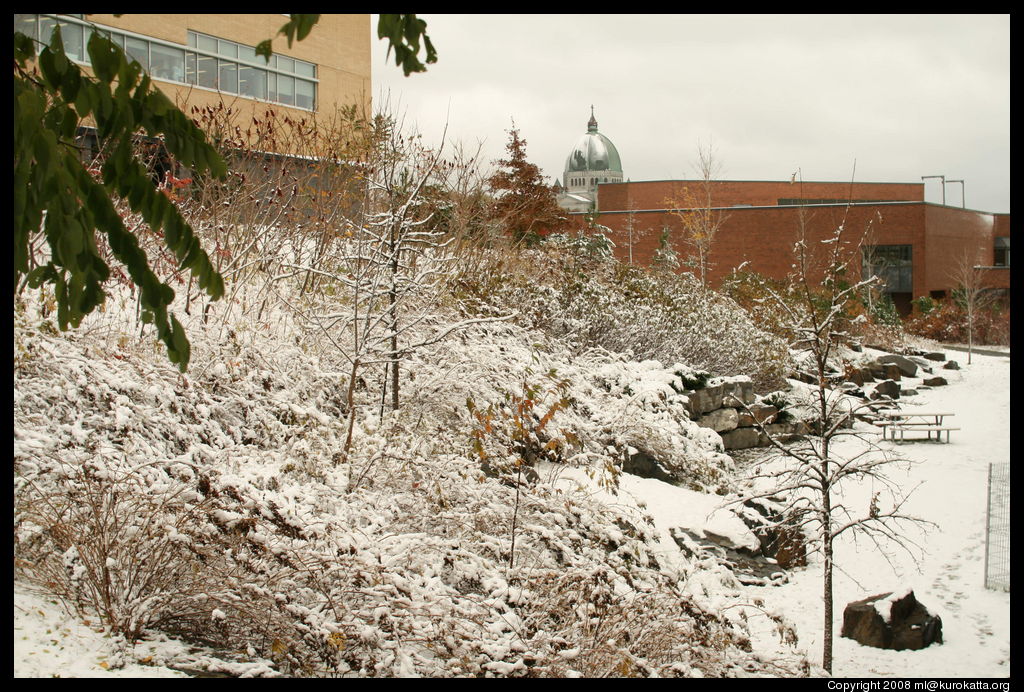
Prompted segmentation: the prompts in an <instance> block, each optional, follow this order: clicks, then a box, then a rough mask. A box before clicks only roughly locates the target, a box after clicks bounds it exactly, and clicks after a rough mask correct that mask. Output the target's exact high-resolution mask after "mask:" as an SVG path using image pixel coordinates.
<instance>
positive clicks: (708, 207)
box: [665, 142, 728, 287]
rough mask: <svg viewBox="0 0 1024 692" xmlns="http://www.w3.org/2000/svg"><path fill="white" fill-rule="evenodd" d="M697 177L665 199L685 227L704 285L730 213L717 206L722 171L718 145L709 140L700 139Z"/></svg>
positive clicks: (692, 259)
mask: <svg viewBox="0 0 1024 692" xmlns="http://www.w3.org/2000/svg"><path fill="white" fill-rule="evenodd" d="M694 168H695V169H696V173H697V180H696V181H694V183H693V184H692V185H685V186H683V188H682V189H681V190H679V191H678V192H677V193H676V194H674V195H673V196H672V197H670V198H668V199H666V200H665V202H666V205H667V206H668V207H669V213H670V214H672V215H673V216H675V217H677V218H678V219H679V220H680V222H681V223H682V227H683V242H684V243H685V244H686V245H688V246H689V248H690V258H689V260H688V263H689V264H690V266H692V267H694V268H695V269H696V270H697V276H698V278H700V282H701V285H703V286H704V287H707V275H708V273H709V272H710V271H711V269H712V268H713V265H712V264H711V259H710V258H711V246H712V245H713V244H714V242H715V236H716V235H718V231H719V230H720V229H721V228H722V225H723V224H724V223H725V221H726V219H727V218H728V216H727V215H726V214H725V213H724V212H723V211H722V210H721V209H716V208H715V206H714V195H713V192H714V182H715V181H716V180H717V179H718V177H719V175H720V174H721V171H722V163H721V161H720V160H719V159H718V157H717V155H716V153H715V148H714V146H713V145H712V144H711V143H710V142H709V143H708V144H704V143H703V142H698V143H697V161H696V162H695V163H694Z"/></svg>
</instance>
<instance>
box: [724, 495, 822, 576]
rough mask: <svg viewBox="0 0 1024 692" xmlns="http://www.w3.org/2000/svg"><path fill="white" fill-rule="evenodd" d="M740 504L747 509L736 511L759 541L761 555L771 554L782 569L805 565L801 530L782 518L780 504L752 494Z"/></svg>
mask: <svg viewBox="0 0 1024 692" xmlns="http://www.w3.org/2000/svg"><path fill="white" fill-rule="evenodd" d="M743 506H744V507H745V508H747V509H745V510H743V511H741V512H736V514H737V516H739V518H740V519H741V520H742V521H743V523H744V524H746V525H747V528H749V529H750V530H751V531H753V532H754V535H755V536H757V539H758V540H759V541H760V542H761V554H762V555H763V556H764V557H767V558H773V559H774V560H775V562H776V563H778V565H779V567H782V568H783V569H789V568H790V567H803V566H806V565H807V546H806V543H805V541H804V537H803V534H802V533H800V531H799V529H797V528H796V527H795V526H793V525H792V524H791V523H787V522H784V521H782V514H781V508H780V507H778V506H776V505H774V504H773V503H770V502H765V501H764V500H758V499H753V498H752V499H749V500H746V501H745V502H744V503H743Z"/></svg>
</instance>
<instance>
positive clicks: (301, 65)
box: [295, 60, 316, 77]
mask: <svg viewBox="0 0 1024 692" xmlns="http://www.w3.org/2000/svg"><path fill="white" fill-rule="evenodd" d="M295 74H297V75H299V76H300V77H316V65H314V64H312V63H308V62H302V61H301V60H296V61H295Z"/></svg>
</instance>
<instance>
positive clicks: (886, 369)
mask: <svg viewBox="0 0 1024 692" xmlns="http://www.w3.org/2000/svg"><path fill="white" fill-rule="evenodd" d="M882 374H883V378H882V379H886V380H892V381H893V382H899V381H900V380H901V379H902V378H903V371H902V370H900V366H898V365H896V364H895V363H883V364H882Z"/></svg>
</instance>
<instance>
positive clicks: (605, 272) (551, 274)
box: [478, 248, 788, 387]
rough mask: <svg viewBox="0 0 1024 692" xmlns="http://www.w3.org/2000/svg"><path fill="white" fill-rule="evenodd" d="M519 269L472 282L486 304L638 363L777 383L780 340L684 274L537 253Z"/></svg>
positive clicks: (781, 372)
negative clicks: (681, 366)
mask: <svg viewBox="0 0 1024 692" xmlns="http://www.w3.org/2000/svg"><path fill="white" fill-rule="evenodd" d="M529 262H530V264H531V266H529V267H526V268H524V267H517V269H522V270H523V271H515V272H502V271H501V267H503V266H504V265H503V264H501V263H500V262H499V263H498V265H497V269H496V271H495V274H496V275H497V276H496V278H493V279H492V280H491V281H490V282H488V283H486V284H485V285H481V286H479V287H478V291H479V293H478V295H481V296H485V297H486V300H487V302H489V303H490V304H492V305H493V304H502V305H507V306H508V307H510V308H512V309H516V310H518V311H519V313H520V315H521V319H520V321H521V323H523V324H526V325H527V326H530V327H536V328H539V329H542V330H544V331H546V332H548V333H550V334H552V335H555V336H558V337H561V338H565V339H567V340H569V341H570V342H571V343H572V344H573V346H574V348H575V349H577V350H578V351H582V350H585V349H587V348H593V347H598V346H599V347H601V348H604V349H607V350H609V351H615V352H620V353H626V352H629V353H631V354H632V355H633V357H634V358H636V359H637V360H646V359H657V360H660V361H661V362H663V363H672V362H681V363H686V364H687V365H689V366H690V367H693V368H697V369H701V370H707V371H709V372H711V373H714V374H716V375H748V376H750V377H751V378H752V379H753V381H754V382H755V384H756V385H757V386H758V387H769V386H772V385H776V386H778V385H780V384H782V382H783V380H784V377H785V375H786V372H787V368H788V353H787V350H786V346H785V344H784V342H783V341H782V340H781V339H779V338H778V337H775V336H772V335H770V334H768V333H766V332H764V331H762V330H760V329H759V328H757V327H756V326H755V325H754V323H753V322H752V321H751V319H750V317H749V316H748V315H747V313H746V312H745V311H744V310H743V309H742V308H740V307H739V306H738V305H737V304H736V303H734V302H733V301H732V300H731V299H729V298H726V297H724V296H723V295H720V294H718V293H715V292H714V291H708V290H705V289H704V288H703V287H702V286H701V285H700V283H699V282H698V281H697V280H696V279H694V278H693V277H692V276H690V275H689V274H681V275H675V274H664V273H661V274H659V273H654V272H650V271H648V270H645V269H643V268H640V267H634V266H629V265H624V264H621V263H618V262H615V261H613V260H609V261H603V262H596V261H593V260H592V259H591V258H589V256H584V258H583V259H580V258H579V257H578V256H576V255H573V254H571V253H569V254H568V255H566V254H565V252H564V251H563V252H562V253H559V252H558V248H552V249H548V250H547V251H544V250H535V251H532V253H531V254H530V255H529Z"/></svg>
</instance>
